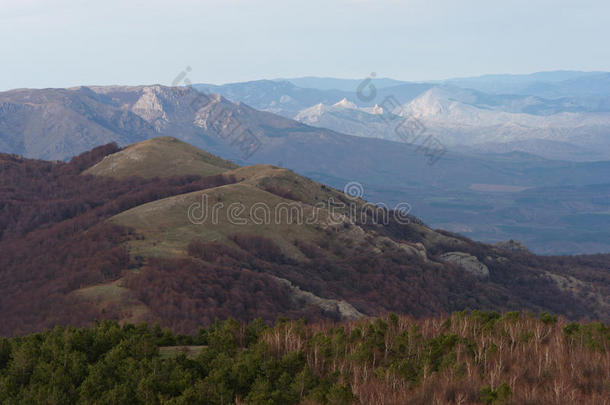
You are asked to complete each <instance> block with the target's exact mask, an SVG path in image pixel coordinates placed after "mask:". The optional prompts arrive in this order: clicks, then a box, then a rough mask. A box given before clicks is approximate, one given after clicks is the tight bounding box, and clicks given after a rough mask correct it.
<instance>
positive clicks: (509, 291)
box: [0, 137, 610, 335]
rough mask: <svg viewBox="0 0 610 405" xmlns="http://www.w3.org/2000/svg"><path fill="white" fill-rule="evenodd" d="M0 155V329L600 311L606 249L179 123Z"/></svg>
mask: <svg viewBox="0 0 610 405" xmlns="http://www.w3.org/2000/svg"><path fill="white" fill-rule="evenodd" d="M160 151H162V153H161V152H160ZM0 156H1V157H0V165H1V166H0V168H1V170H0V207H1V208H2V209H1V210H0V213H1V216H0V230H1V233H0V250H1V251H2V255H1V256H0V307H1V308H2V309H3V310H2V311H0V333H1V334H3V335H12V334H15V333H25V332H32V331H37V330H40V329H42V328H45V327H51V326H53V325H57V324H71V325H74V326H83V325H88V324H90V323H91V322H92V321H93V320H94V319H115V320H118V321H120V322H132V323H137V322H142V321H146V322H151V323H155V322H158V323H160V324H161V325H162V326H164V327H169V328H172V329H173V330H174V331H175V332H180V333H195V332H196V331H197V330H198V328H199V327H200V326H202V325H209V324H211V323H212V322H213V321H214V320H215V319H216V318H227V317H234V318H236V319H238V320H240V321H249V320H252V319H254V318H257V317H260V318H262V319H263V320H265V321H273V320H275V319H277V318H278V317H279V316H286V317H290V318H305V319H307V320H310V321H315V320H356V319H360V318H362V317H365V316H374V315H379V314H384V313H388V312H391V311H395V312H399V313H405V314H410V315H413V316H416V317H422V316H431V315H437V314H442V313H449V312H452V311H458V310H468V309H485V310H499V311H508V310H521V309H524V310H528V311H532V312H535V313H539V312H542V311H549V312H553V313H557V314H561V315H564V316H565V317H567V318H570V319H581V318H589V319H598V320H602V321H606V322H607V321H608V314H610V301H609V300H608V297H610V291H609V290H608V288H609V286H610V282H609V281H610V280H609V279H608V278H609V277H610V274H609V273H608V268H609V266H610V256H608V255H589V256H572V257H553V256H548V257H543V256H537V255H535V254H533V253H530V252H529V251H528V250H527V249H526V248H524V247H523V246H522V245H520V244H518V243H515V242H512V243H504V244H499V245H490V244H484V243H477V242H473V241H472V240H470V239H467V238H465V237H462V236H459V235H456V234H452V233H449V232H445V231H435V230H433V229H431V228H429V227H427V226H426V225H425V224H423V223H422V222H421V221H419V220H418V219H417V218H415V217H412V216H409V215H405V213H404V212H402V211H399V212H396V211H391V210H386V209H381V208H379V207H377V206H373V205H371V204H369V203H367V202H365V201H363V200H361V199H355V198H351V197H349V196H347V195H345V194H343V193H342V192H340V191H338V190H336V189H333V188H331V187H328V186H325V185H323V184H320V183H317V182H315V181H312V180H310V179H308V178H305V177H302V176H300V175H297V174H296V173H294V172H292V171H290V170H287V169H284V168H280V167H276V166H271V165H251V166H242V167H239V166H237V165H235V164H233V163H230V162H228V161H225V160H223V159H221V158H218V157H215V156H213V155H211V154H209V153H207V152H204V151H202V150H198V149H197V148H195V147H193V146H191V145H188V144H185V143H183V142H181V141H179V140H177V139H175V138H171V137H158V138H154V139H150V140H146V141H143V142H140V143H136V144H133V145H129V146H127V147H125V148H123V149H121V148H119V147H118V146H117V145H116V144H112V143H111V144H108V145H105V146H100V147H97V148H94V149H93V150H91V151H89V152H85V153H83V154H81V155H79V156H77V157H74V158H72V159H71V160H70V161H69V162H59V161H52V162H51V161H42V160H35V159H26V158H23V157H20V156H17V155H8V154H2V155H0ZM354 213H356V214H354ZM75 308H78V311H75Z"/></svg>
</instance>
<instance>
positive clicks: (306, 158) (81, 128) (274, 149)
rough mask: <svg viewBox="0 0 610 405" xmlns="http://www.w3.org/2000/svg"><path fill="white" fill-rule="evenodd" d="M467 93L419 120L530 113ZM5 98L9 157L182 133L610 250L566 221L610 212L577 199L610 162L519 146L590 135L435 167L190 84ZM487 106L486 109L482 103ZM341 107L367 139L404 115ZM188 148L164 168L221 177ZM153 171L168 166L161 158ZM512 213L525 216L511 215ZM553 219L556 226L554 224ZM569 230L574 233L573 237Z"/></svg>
mask: <svg viewBox="0 0 610 405" xmlns="http://www.w3.org/2000/svg"><path fill="white" fill-rule="evenodd" d="M462 93H463V94H462ZM433 94H434V92H432V93H431V94H429V96H431V95H433ZM469 94H470V93H469V92H467V91H460V92H457V93H455V95H454V96H452V95H451V94H445V95H443V94H442V93H441V94H440V95H441V96H443V97H440V96H439V97H438V98H436V99H435V98H434V97H429V98H428V101H434V100H437V101H438V104H437V106H440V107H442V108H438V109H437V110H439V111H438V112H437V113H435V114H436V115H435V114H432V115H431V116H432V118H434V117H441V118H442V119H439V121H438V122H435V121H432V120H430V121H424V119H423V118H422V122H426V126H428V125H429V128H435V126H436V128H441V129H443V130H447V133H448V137H447V138H444V139H447V140H451V136H454V137H455V138H459V139H462V138H464V137H465V136H466V135H467V133H457V135H456V132H455V131H454V130H453V129H452V131H454V132H450V131H449V130H448V129H446V127H447V126H448V125H449V124H450V123H451V121H443V119H445V118H447V111H449V110H451V111H454V112H455V113H456V114H458V113H459V114H470V113H472V115H471V116H468V115H465V118H464V119H465V120H466V119H471V120H474V119H473V117H477V114H479V115H480V116H483V117H487V116H488V115H491V116H492V117H494V119H498V120H499V119H504V118H506V117H514V116H517V117H519V116H522V115H524V114H516V113H505V112H502V111H496V110H494V109H493V108H494V107H493V105H492V103H491V101H486V99H485V98H483V97H482V96H478V95H477V93H475V96H476V97H475V96H472V98H468V97H471V96H469ZM437 95H438V93H437ZM0 100H2V104H1V106H2V107H0V111H1V113H0V125H1V126H2V128H3V130H2V132H0V143H2V145H3V146H2V149H0V151H2V152H5V153H17V154H19V153H21V154H25V155H27V156H30V157H44V158H47V159H60V160H64V159H67V158H69V157H70V156H72V155H75V154H78V153H80V152H83V151H84V150H86V148H87V147H93V146H94V145H95V144H96V143H97V142H98V139H99V140H100V142H111V141H116V142H118V143H119V144H120V145H121V146H124V145H127V144H129V143H131V142H134V141H141V140H143V139H150V138H154V137H158V136H175V137H176V138H179V139H181V140H183V141H186V142H189V143H191V144H193V145H195V146H197V147H199V148H204V149H205V150H207V151H209V152H211V153H213V154H215V155H218V156H221V157H222V158H224V159H227V160H229V161H231V162H233V163H238V164H274V165H278V166H283V167H286V168H289V169H291V170H294V171H295V172H297V173H299V174H302V175H306V176H308V177H310V178H312V179H314V180H316V181H320V182H322V183H324V184H327V185H331V186H333V187H337V188H339V189H342V188H343V187H344V185H345V184H347V183H349V182H353V181H356V182H359V183H361V184H362V185H363V186H364V189H365V193H366V196H367V198H370V199H371V200H372V201H375V202H383V203H386V204H390V205H394V204H397V203H400V202H408V203H409V204H410V206H411V207H412V212H413V213H414V214H417V215H419V216H420V217H422V218H423V219H424V220H425V221H426V222H428V223H429V224H431V225H434V226H438V227H442V228H449V229H451V230H454V231H456V232H460V233H464V234H466V235H468V236H469V237H471V238H474V239H480V240H487V241H494V242H495V241H499V240H503V239H519V240H522V241H523V242H525V243H527V244H528V246H529V247H530V249H532V250H533V251H535V252H541V253H583V252H587V253H594V252H608V251H610V242H608V241H610V234H608V232H607V231H606V230H605V229H602V230H601V231H599V232H600V233H592V232H591V229H590V227H589V226H588V225H586V224H588V222H587V223H583V225H582V226H578V224H574V223H570V225H567V223H566V222H565V221H563V220H562V219H561V218H563V217H564V216H566V215H589V214H592V215H604V213H606V212H608V206H607V204H605V203H604V201H607V200H608V199H607V196H605V195H604V194H603V188H602V189H599V190H601V191H599V192H597V193H590V192H583V193H582V194H580V197H581V199H580V200H579V199H578V196H579V194H578V193H579V190H582V187H586V186H589V185H596V184H607V183H608V173H610V167H608V165H607V162H599V163H594V162H591V163H576V162H565V161H552V160H546V159H542V158H540V157H537V156H533V155H531V154H523V153H512V151H513V149H521V150H526V151H527V150H531V151H533V152H535V153H537V154H540V155H545V154H546V155H548V154H549V153H550V152H549V151H555V152H553V153H557V151H560V152H561V155H560V156H561V157H569V158H573V157H577V158H580V159H582V160H590V159H591V157H592V156H596V155H595V154H593V153H592V152H591V151H590V149H587V148H586V144H587V140H583V142H580V143H579V146H578V147H573V146H572V144H570V143H569V142H557V141H551V140H537V141H535V142H533V141H530V140H527V139H526V140H522V141H514V142H515V143H517V142H518V143H519V144H516V145H514V146H513V145H511V146H509V147H506V148H505V146H506V145H507V144H508V145H510V143H509V142H499V143H491V142H483V140H485V138H484V137H482V138H481V143H476V144H474V143H473V144H472V145H470V146H463V145H460V146H458V145H456V146H455V147H453V146H451V145H450V144H449V142H448V141H447V144H446V153H445V154H444V155H442V156H441V159H440V160H438V161H437V162H436V163H435V164H434V165H432V166H431V165H429V161H430V160H429V157H428V156H426V151H425V150H422V149H420V148H419V147H418V146H417V145H410V144H407V143H398V142H391V141H387V140H384V139H371V138H367V137H356V136H349V135H344V134H341V133H338V132H335V131H332V130H329V129H326V128H315V127H313V126H310V125H305V124H303V123H299V122H296V121H293V120H290V119H287V118H284V117H280V116H278V115H274V114H272V113H269V112H261V111H257V110H255V109H253V108H251V107H249V106H248V105H246V104H244V103H239V102H238V103H232V102H230V101H228V100H227V99H225V98H223V97H220V96H214V95H205V94H201V93H199V92H197V91H195V90H194V89H190V88H170V87H163V86H137V87H123V86H110V87H91V88H83V87H81V88H74V89H44V90H20V91H13V92H6V93H0ZM458 100H459V101H458ZM420 102H421V104H418V105H419V106H423V107H426V108H428V106H429V105H431V106H432V107H435V104H434V103H431V104H426V103H424V102H423V100H417V103H420ZM483 102H487V103H488V105H489V107H488V108H484V107H483ZM333 104H334V105H333ZM333 104H331V105H327V106H319V109H320V111H324V114H323V115H322V116H321V117H322V119H328V120H329V121H328V122H325V123H324V126H332V125H331V123H332V121H330V120H331V119H332V120H336V122H338V123H339V124H341V128H348V129H349V131H350V132H352V133H356V132H357V131H369V132H368V133H365V135H366V136H369V137H375V136H379V137H380V138H382V137H384V136H387V137H390V136H391V135H392V133H391V132H388V130H387V127H384V122H382V121H383V119H385V118H395V116H393V115H390V113H388V112H387V111H386V110H384V109H383V107H381V106H377V108H375V107H374V105H373V106H358V105H357V104H356V103H355V102H353V101H351V100H349V99H345V100H343V101H341V99H339V100H337V102H335V103H333ZM407 105H408V103H407ZM11 111H14V112H15V113H13V112H11ZM26 111H27V113H25V112H26ZM424 111H426V110H425V109H424ZM309 113H310V114H309V115H308V116H307V119H308V120H310V121H306V122H308V123H310V124H312V125H319V123H315V122H313V119H314V118H315V117H316V109H315V108H314V109H312V110H311V111H309ZM562 114H564V115H565V114H572V113H562ZM525 115H527V114H525ZM558 115H561V114H558ZM527 116H528V117H529V119H532V120H551V119H550V118H549V116H544V115H531V114H529V115H527ZM346 117H347V118H346ZM449 118H450V116H449ZM303 119H304V120H305V117H303ZM447 122H448V123H449V124H448V123H447ZM549 122H550V121H549ZM346 123H347V124H349V125H350V126H349V127H347V126H346V125H347V124H346ZM440 124H443V125H445V127H442V126H441V125H440ZM549 125H551V124H549ZM507 126H509V127H510V125H509V124H507ZM128 128H133V129H134V130H133V131H132V130H128ZM449 129H451V128H449ZM489 130H490V131H492V130H493V128H491V129H489ZM521 130H522V129H521ZM384 131H385V132H384ZM439 133H441V132H439ZM492 133H493V132H492ZM475 134H476V132H475ZM458 135H459V137H458ZM494 136H496V138H492V139H497V134H495V135H494ZM390 139H392V138H390ZM444 142H445V140H444ZM144 145H147V144H140V146H139V147H138V148H135V149H131V148H128V149H126V150H125V151H123V153H124V154H125V156H127V157H129V159H128V160H121V161H122V162H131V163H136V162H137V159H138V158H139V156H140V153H139V150H140V149H139V148H144ZM152 146H154V145H151V146H150V147H152ZM148 147H149V146H146V148H148ZM532 148H533V149H532ZM162 149H163V148H161V149H159V148H157V147H152V150H151V151H150V152H149V154H148V155H147V156H152V155H153V151H155V152H154V154H156V155H155V156H157V157H159V156H163V153H164V152H162ZM607 151H608V149H607V148H602V147H600V148H599V150H598V151H596V152H595V153H596V154H597V156H602V155H603V154H604V153H606V152H607ZM185 152H188V151H185ZM506 152H509V153H506ZM498 153H500V154H498ZM188 155H189V157H188V159H185V162H181V161H180V160H179V159H178V160H176V158H174V157H171V156H167V157H166V159H165V166H164V167H163V168H162V169H160V170H161V172H159V173H156V174H163V173H174V174H177V175H182V174H184V172H183V170H184V169H185V168H188V169H189V170H190V169H191V168H199V170H200V173H207V174H214V173H215V171H214V170H216V169H214V167H212V168H210V167H208V166H207V165H208V164H209V163H210V162H209V161H208V160H209V157H205V156H202V155H200V154H199V153H198V152H194V151H190V152H189V153H188ZM115 158H116V156H115V157H114V158H112V159H115ZM179 163H180V164H179ZM212 166H216V164H212ZM155 167H157V168H160V166H159V165H156V166H155ZM206 167H208V169H209V170H208V169H205V168H206ZM92 170H93V169H92ZM95 170H96V173H98V174H104V173H123V175H128V174H136V173H138V171H136V169H135V168H134V167H133V166H132V165H131V164H124V165H122V164H121V165H119V164H118V163H116V162H114V161H113V160H108V161H106V162H105V163H104V164H100V166H98V167H97V168H96V169H95ZM139 174H143V175H145V174H147V172H144V173H139ZM481 185H483V186H481ZM541 187H575V188H574V189H573V190H572V191H571V192H570V201H569V202H568V201H565V203H563V202H562V203H560V204H557V206H556V207H555V209H550V207H549V205H548V204H547V202H546V201H547V200H539V199H536V198H527V199H521V198H520V193H521V192H525V191H524V190H534V191H531V192H532V193H535V192H540V193H543V191H542V190H541ZM497 190H504V191H502V192H498V191H497ZM545 198H546V197H545ZM561 198H562V197H561V196H558V197H557V200H558V201H561ZM514 212H522V213H527V214H523V215H514ZM549 224H554V225H553V228H552V229H550V228H549ZM567 229H569V233H568V232H567ZM562 235H569V237H567V238H568V239H569V240H566V237H565V236H562Z"/></svg>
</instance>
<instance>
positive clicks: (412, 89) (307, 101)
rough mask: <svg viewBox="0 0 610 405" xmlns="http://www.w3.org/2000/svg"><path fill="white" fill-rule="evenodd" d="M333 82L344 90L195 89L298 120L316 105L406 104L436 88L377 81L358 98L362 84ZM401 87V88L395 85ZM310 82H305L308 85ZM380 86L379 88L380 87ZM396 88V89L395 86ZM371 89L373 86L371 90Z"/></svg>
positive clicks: (287, 85) (250, 85) (277, 85)
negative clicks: (387, 101) (389, 99)
mask: <svg viewBox="0 0 610 405" xmlns="http://www.w3.org/2000/svg"><path fill="white" fill-rule="evenodd" d="M328 80H329V81H330V82H335V81H336V82H340V83H342V85H341V86H338V87H340V88H341V89H340V90H338V89H333V88H327V87H325V86H320V87H319V88H309V87H299V86H298V85H296V84H295V83H304V82H303V81H301V80H295V81H294V82H291V81H286V80H275V81H272V80H257V81H252V82H243V83H229V84H223V85H220V86H219V85H210V84H195V85H193V87H194V88H196V89H198V90H201V91H205V92H211V93H217V94H220V95H222V96H223V97H225V98H227V99H228V100H231V101H233V102H238V101H241V102H244V103H246V104H248V105H250V106H252V107H254V108H256V109H258V110H263V111H269V112H273V113H275V114H279V115H282V116H284V117H287V118H295V117H296V115H297V114H299V112H300V111H302V110H303V109H306V108H309V107H311V106H313V105H315V104H319V103H323V104H326V105H332V104H336V103H338V102H340V101H341V100H343V99H346V100H348V101H349V102H350V103H353V104H355V105H357V106H359V107H373V106H375V104H377V103H381V102H382V100H384V99H386V97H390V96H391V97H393V98H395V99H397V100H400V103H404V102H407V101H409V100H412V99H413V98H415V97H417V96H418V95H420V94H421V93H423V92H424V91H426V90H428V89H430V88H431V87H433V86H432V85H431V84H426V83H409V82H398V81H390V80H387V81H382V82H381V83H382V84H379V83H378V81H379V80H382V79H374V80H372V81H371V82H367V83H364V87H363V89H362V93H361V95H359V94H358V89H359V86H360V85H361V84H362V83H363V81H362V80H342V79H328ZM396 83H400V84H396ZM306 84H307V81H305V84H304V85H306ZM378 84H379V85H378ZM395 84H396V85H395ZM369 85H373V86H374V90H371V88H370V87H369Z"/></svg>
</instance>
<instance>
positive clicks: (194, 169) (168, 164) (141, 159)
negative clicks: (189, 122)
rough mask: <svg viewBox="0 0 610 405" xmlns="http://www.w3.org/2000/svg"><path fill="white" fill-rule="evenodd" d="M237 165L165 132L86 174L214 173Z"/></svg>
mask: <svg viewBox="0 0 610 405" xmlns="http://www.w3.org/2000/svg"><path fill="white" fill-rule="evenodd" d="M236 167H237V165H235V164H233V163H231V162H228V161H226V160H224V159H221V158H219V157H217V156H214V155H211V154H209V153H207V152H205V151H202V150H201V149H198V148H196V147H194V146H192V145H189V144H187V143H185V142H182V141H179V140H177V139H175V138H172V137H168V136H163V137H158V138H154V139H150V140H148V141H144V142H139V143H136V144H133V145H130V146H128V147H126V148H125V149H123V150H122V151H120V152H117V153H113V154H112V155H109V156H106V157H105V158H104V159H103V160H102V161H101V162H99V163H98V164H96V165H94V166H93V167H91V168H89V169H87V170H86V171H85V172H84V174H91V175H94V176H108V177H114V178H118V179H122V178H126V177H129V176H141V177H145V178H150V177H168V176H181V175H188V174H193V175H199V176H203V177H205V176H213V175H216V174H220V173H223V172H226V171H228V170H231V169H235V168H236Z"/></svg>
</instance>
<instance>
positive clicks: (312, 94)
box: [195, 72, 610, 161]
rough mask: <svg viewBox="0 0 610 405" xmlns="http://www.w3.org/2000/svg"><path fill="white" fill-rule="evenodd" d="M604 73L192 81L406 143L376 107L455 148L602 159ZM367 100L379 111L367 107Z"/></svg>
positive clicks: (609, 123)
mask: <svg viewBox="0 0 610 405" xmlns="http://www.w3.org/2000/svg"><path fill="white" fill-rule="evenodd" d="M609 78H610V74H608V73H602V72H593V73H586V72H543V73H539V74H533V75H523V76H510V75H495V76H483V77H479V78H466V79H452V80H447V81H444V82H435V83H432V82H425V83H410V82H397V81H389V80H387V79H365V80H364V81H357V80H341V79H335V80H333V79H319V80H314V78H306V79H303V80H298V79H288V80H287V81H256V82H246V83H232V84H227V85H222V86H213V85H206V84H201V85H195V87H196V88H199V89H203V90H208V91H212V92H215V93H219V94H222V95H223V96H225V97H227V98H228V99H230V100H232V101H243V102H246V103H249V104H250V105H252V106H253V107H254V108H257V109H260V110H265V111H270V112H274V113H277V114H280V115H283V116H285V117H288V118H294V119H296V120H298V121H301V122H303V123H306V124H309V125H313V126H317V127H324V128H329V129H332V130H335V131H337V132H341V133H346V134H350V135H356V136H363V137H375V138H381V139H388V140H393V141H406V142H410V140H409V139H404V137H403V139H401V137H400V136H398V134H397V133H396V132H397V131H396V127H397V125H398V123H399V122H400V120H392V119H383V117H380V116H379V114H378V111H380V110H383V111H384V112H385V113H391V114H395V115H399V116H401V117H402V118H403V119H409V118H415V119H417V120H419V121H420V122H421V125H422V126H423V127H425V128H426V131H427V132H428V133H429V134H431V135H434V136H435V137H436V138H437V139H438V140H439V141H441V142H443V143H444V144H445V145H446V146H447V147H451V148H456V149H458V150H467V151H470V152H479V153H481V152H483V153H487V152H510V151H522V152H535V153H536V154H539V155H540V156H543V157H546V158H549V159H559V160H573V161H595V160H607V159H609V158H610V152H609V151H610V144H609V142H610V141H609V140H608V136H607V134H608V132H609V128H610V118H609V116H610V98H609V97H608V96H607V94H608V92H607V90H608V86H609V85H610V84H609V83H610V81H609V80H610V79H609ZM298 85H301V86H318V87H317V88H303V87H299V86H298ZM333 85H334V86H335V87H336V89H332V86H333ZM350 86H351V88H350ZM370 86H374V90H371V88H370ZM342 100H345V102H343V104H341V102H342ZM375 106H377V107H378V108H377V109H376V110H375V111H377V112H373V111H371V108H370V107H375ZM379 107H381V108H379Z"/></svg>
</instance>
